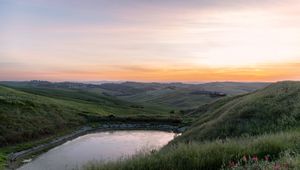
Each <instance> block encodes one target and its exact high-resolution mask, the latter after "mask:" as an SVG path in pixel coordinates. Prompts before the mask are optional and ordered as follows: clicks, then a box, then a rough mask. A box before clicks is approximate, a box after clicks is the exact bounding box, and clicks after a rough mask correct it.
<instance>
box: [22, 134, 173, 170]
mask: <svg viewBox="0 0 300 170" xmlns="http://www.w3.org/2000/svg"><path fill="white" fill-rule="evenodd" d="M174 137H175V134H174V133H172V132H163V131H145V130H129V131H110V132H97V133H91V134H87V135H84V136H80V137H78V138H76V139H74V140H71V141H68V142H66V143H64V144H62V145H60V146H57V147H55V148H53V149H51V150H49V151H48V152H46V153H44V154H42V155H40V156H39V157H37V158H36V159H34V160H33V161H32V162H30V163H27V164H25V165H23V166H22V167H20V168H19V170H60V169H62V170H64V169H74V168H79V169H80V168H81V167H82V166H83V165H85V164H86V163H88V162H91V161H108V160H116V159H120V158H121V157H126V156H130V155H133V154H135V153H137V152H139V151H149V150H152V149H159V148H161V147H162V146H164V145H166V144H167V143H168V142H169V141H171V140H172V139H173V138H174Z"/></svg>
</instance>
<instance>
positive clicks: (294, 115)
mask: <svg viewBox="0 0 300 170" xmlns="http://www.w3.org/2000/svg"><path fill="white" fill-rule="evenodd" d="M190 114H191V116H194V117H197V121H196V123H194V124H193V125H192V127H191V128H190V130H189V131H187V132H186V133H184V134H183V135H182V136H181V137H180V139H183V140H207V139H216V138H226V137H235V136H241V135H257V134H262V133H269V132H276V131H282V130H287V129H293V128H297V127H299V126H300V82H280V83H276V84H272V85H270V86H268V87H267V88H265V89H262V90H258V91H256V92H253V93H250V94H246V95H240V96H235V97H229V98H224V99H221V100H218V101H216V102H214V103H212V104H209V105H206V106H202V107H200V108H198V109H197V110H194V111H192V113H190Z"/></svg>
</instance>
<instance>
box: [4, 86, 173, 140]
mask: <svg viewBox="0 0 300 170" xmlns="http://www.w3.org/2000/svg"><path fill="white" fill-rule="evenodd" d="M82 115H95V116H109V115H114V116H118V117H151V116H152V117H155V118H159V117H168V116H169V112H164V111H163V110H159V109H153V108H145V107H138V105H135V104H133V103H130V102H126V101H121V100H118V99H116V98H113V97H108V96H102V95H97V94H93V93H89V92H86V91H82V90H80V89H53V88H32V87H24V86H22V87H14V88H11V87H5V86H0V144H1V145H0V146H5V145H8V144H9V145H11V144H14V143H19V142H25V141H30V140H33V139H37V138H40V137H42V136H47V135H51V134H54V133H57V132H58V131H60V130H64V129H68V128H74V127H77V126H80V125H83V124H86V123H87V120H86V119H85V117H84V116H82Z"/></svg>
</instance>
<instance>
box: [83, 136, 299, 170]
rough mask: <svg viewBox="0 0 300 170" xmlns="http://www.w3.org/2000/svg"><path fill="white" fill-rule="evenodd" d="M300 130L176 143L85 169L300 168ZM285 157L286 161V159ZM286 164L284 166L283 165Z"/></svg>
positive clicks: (93, 164) (92, 165)
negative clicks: (126, 158)
mask: <svg viewBox="0 0 300 170" xmlns="http://www.w3.org/2000/svg"><path fill="white" fill-rule="evenodd" d="M299 140H300V131H293V132H286V133H283V132H282V133H277V134H269V135H262V136H257V137H241V138H236V139H234V138H233V139H225V140H214V141H208V142H192V143H178V144H176V145H169V146H167V147H165V148H163V149H162V150H161V151H159V152H152V153H141V154H139V155H136V156H133V157H132V158H129V159H128V160H125V161H124V160H120V161H117V162H111V163H106V164H100V165H99V164H97V163H92V164H90V165H88V166H87V167H86V169H87V170H105V169H118V170H119V169H122V170H129V169H139V170H151V169H153V170H154V169H157V170H159V169H161V170H184V169H205V170H206V169H222V168H223V169H235V168H236V169H238V168H240V169H244V168H245V167H261V169H264V168H267V167H270V169H272V168H273V166H272V165H275V162H276V163H277V164H280V166H283V165H284V166H288V167H289V168H290V169H293V168H294V169H297V168H298V169H299V168H300V160H299V155H298V154H299V153H300V143H299ZM287 159H288V160H287ZM286 164H287V165H286Z"/></svg>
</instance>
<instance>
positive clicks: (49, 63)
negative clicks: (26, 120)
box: [0, 0, 300, 82]
mask: <svg viewBox="0 0 300 170" xmlns="http://www.w3.org/2000/svg"><path fill="white" fill-rule="evenodd" d="M299 9H300V1H299V0H284V1H282V0H185V1H183V0H0V80H31V79H39V80H50V81H96V80H99V81H100V80H122V81H124V80H130V81H164V82H171V81H183V82H207V81H278V80H287V79H289V80H300V10H299Z"/></svg>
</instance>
